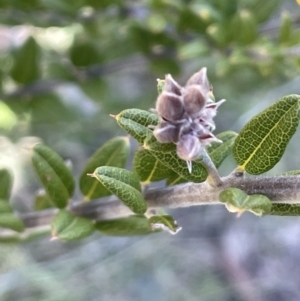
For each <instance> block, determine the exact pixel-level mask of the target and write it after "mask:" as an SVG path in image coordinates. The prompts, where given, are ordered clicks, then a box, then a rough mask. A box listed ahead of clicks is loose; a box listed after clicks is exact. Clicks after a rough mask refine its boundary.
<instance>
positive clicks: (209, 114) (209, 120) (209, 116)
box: [198, 99, 225, 131]
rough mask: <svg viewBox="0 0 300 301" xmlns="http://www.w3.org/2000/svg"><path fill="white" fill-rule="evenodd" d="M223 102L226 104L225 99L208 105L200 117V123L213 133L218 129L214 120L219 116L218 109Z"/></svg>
mask: <svg viewBox="0 0 300 301" xmlns="http://www.w3.org/2000/svg"><path fill="white" fill-rule="evenodd" d="M223 102H225V99H222V100H220V101H218V102H214V103H208V104H207V105H206V106H205V108H204V109H203V110H202V111H201V114H199V116H198V120H199V123H200V124H202V125H203V126H204V127H206V128H208V129H210V130H211V131H213V130H214V129H215V128H216V127H215V123H214V121H213V118H214V117H215V116H216V115H217V109H218V107H219V106H220V105H221V104H222V103H223Z"/></svg>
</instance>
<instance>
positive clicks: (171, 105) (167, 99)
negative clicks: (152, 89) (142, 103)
mask: <svg viewBox="0 0 300 301" xmlns="http://www.w3.org/2000/svg"><path fill="white" fill-rule="evenodd" d="M156 112H157V114H158V115H159V116H160V117H161V118H162V119H163V120H165V121H169V122H171V123H178V122H180V121H181V120H182V117H183V114H184V107H183V100H182V96H179V95H176V94H173V93H169V92H162V93H161V94H160V95H159V97H158V99H157V101H156Z"/></svg>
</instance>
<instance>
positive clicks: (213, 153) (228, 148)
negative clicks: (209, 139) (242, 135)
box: [207, 131, 238, 168]
mask: <svg viewBox="0 0 300 301" xmlns="http://www.w3.org/2000/svg"><path fill="white" fill-rule="evenodd" d="M237 135H238V134H237V133H235V132H232V131H227V132H223V133H220V134H218V135H217V136H216V137H217V138H218V139H220V140H222V141H223V143H213V144H212V145H211V146H209V147H207V152H208V154H209V156H210V158H211V160H212V161H213V163H214V164H215V166H216V167H217V168H219V167H220V165H221V164H222V162H223V161H224V159H225V158H227V157H228V155H229V154H230V153H231V152H232V148H233V145H234V141H235V139H236V137H237Z"/></svg>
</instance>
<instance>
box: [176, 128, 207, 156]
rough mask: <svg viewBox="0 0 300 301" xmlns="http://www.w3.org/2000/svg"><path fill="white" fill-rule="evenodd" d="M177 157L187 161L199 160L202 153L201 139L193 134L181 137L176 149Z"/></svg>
mask: <svg viewBox="0 0 300 301" xmlns="http://www.w3.org/2000/svg"><path fill="white" fill-rule="evenodd" d="M176 151H177V155H178V157H179V158H181V159H183V160H185V161H192V160H195V159H197V158H198V157H199V156H200V154H201V151H202V146H201V144H200V141H199V139H198V138H197V137H196V136H194V135H191V134H187V135H184V136H181V137H180V139H179V141H178V143H177V147H176Z"/></svg>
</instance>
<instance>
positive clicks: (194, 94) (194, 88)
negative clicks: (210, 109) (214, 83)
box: [183, 85, 208, 118]
mask: <svg viewBox="0 0 300 301" xmlns="http://www.w3.org/2000/svg"><path fill="white" fill-rule="evenodd" d="M207 99H208V93H207V92H205V91H204V90H203V89H202V87H201V86H199V85H191V86H187V87H186V88H185V90H184V93H183V103H184V109H185V112H186V113H187V115H188V116H190V117H191V118H197V117H198V116H199V114H200V113H201V111H202V110H203V108H204V106H205V105H206V102H207Z"/></svg>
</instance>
